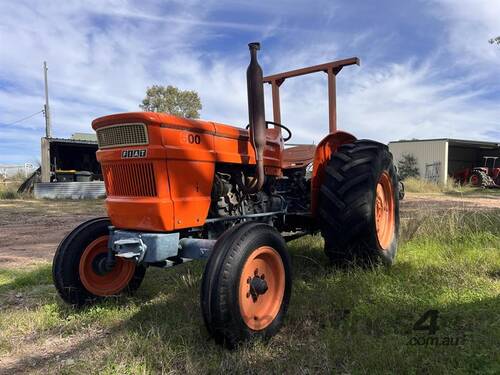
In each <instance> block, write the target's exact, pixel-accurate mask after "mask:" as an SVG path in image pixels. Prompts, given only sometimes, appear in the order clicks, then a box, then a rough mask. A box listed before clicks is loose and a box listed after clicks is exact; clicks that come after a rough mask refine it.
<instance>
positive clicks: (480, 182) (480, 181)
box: [469, 170, 494, 188]
mask: <svg viewBox="0 0 500 375" xmlns="http://www.w3.org/2000/svg"><path fill="white" fill-rule="evenodd" d="M469 184H470V185H472V186H475V187H482V188H487V187H489V186H491V185H494V182H493V179H492V178H491V177H490V176H488V175H487V174H486V173H485V172H484V171H481V170H475V171H473V172H472V174H471V176H470V178H469Z"/></svg>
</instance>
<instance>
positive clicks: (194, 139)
mask: <svg viewBox="0 0 500 375" xmlns="http://www.w3.org/2000/svg"><path fill="white" fill-rule="evenodd" d="M181 139H182V142H183V143H189V144H191V145H193V144H194V145H199V144H200V143H201V137H200V136H199V135H198V134H191V133H188V134H185V133H184V134H183V135H182V138H181Z"/></svg>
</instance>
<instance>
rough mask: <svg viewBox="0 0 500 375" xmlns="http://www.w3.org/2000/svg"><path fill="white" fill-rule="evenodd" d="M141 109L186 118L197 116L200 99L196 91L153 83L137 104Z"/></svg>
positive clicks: (198, 115) (199, 108)
mask: <svg viewBox="0 0 500 375" xmlns="http://www.w3.org/2000/svg"><path fill="white" fill-rule="evenodd" d="M139 107H141V109H142V110H143V111H150V112H165V113H170V114H172V115H175V116H181V117H186V118H199V117H200V110H201V100H200V97H199V96H198V93H197V92H196V91H189V90H179V89H178V88H177V87H174V86H170V85H168V86H167V87H165V86H161V85H153V86H151V87H148V88H147V90H146V97H145V98H144V100H143V101H142V104H140V105H139Z"/></svg>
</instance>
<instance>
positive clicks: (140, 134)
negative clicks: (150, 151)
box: [97, 124, 148, 148]
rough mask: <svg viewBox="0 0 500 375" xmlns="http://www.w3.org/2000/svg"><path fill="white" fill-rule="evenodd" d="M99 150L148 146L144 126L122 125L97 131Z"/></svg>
mask: <svg viewBox="0 0 500 375" xmlns="http://www.w3.org/2000/svg"><path fill="white" fill-rule="evenodd" d="M97 142H98V143H99V148H110V147H120V146H138V145H147V144H148V132H147V130H146V125H144V124H122V125H113V126H106V127H104V128H101V129H97Z"/></svg>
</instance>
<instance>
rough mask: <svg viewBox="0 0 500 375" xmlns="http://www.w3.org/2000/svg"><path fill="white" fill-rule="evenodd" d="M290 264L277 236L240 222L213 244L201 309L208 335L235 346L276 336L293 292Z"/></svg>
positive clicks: (269, 229) (266, 227)
mask: <svg viewBox="0 0 500 375" xmlns="http://www.w3.org/2000/svg"><path fill="white" fill-rule="evenodd" d="M291 285H292V279H291V265H290V258H289V255H288V253H287V251H286V246H285V242H284V240H283V238H282V237H281V236H280V234H279V233H278V232H277V231H276V230H275V229H274V228H272V227H271V226H269V225H266V224H259V223H244V224H241V225H239V226H236V227H234V228H232V229H230V230H229V231H228V232H226V233H225V234H224V235H223V236H222V237H221V238H220V239H219V240H218V241H217V243H216V245H215V247H214V249H213V250H212V254H211V256H210V258H209V260H208V263H207V265H206V267H205V272H204V274H203V280H202V287H201V306H202V311H203V318H204V321H205V325H206V326H207V329H208V331H209V332H210V333H211V335H212V336H213V337H214V338H215V339H216V341H217V342H218V343H220V344H226V345H227V346H229V347H234V346H235V345H237V344H238V343H240V342H242V341H245V340H248V339H251V338H253V337H262V338H269V337H271V336H273V335H274V334H275V333H276V332H278V330H279V328H280V327H281V325H282V323H283V319H284V317H285V314H286V310H287V308H288V303H289V300H290V294H291Z"/></svg>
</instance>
